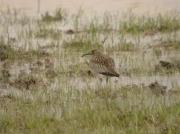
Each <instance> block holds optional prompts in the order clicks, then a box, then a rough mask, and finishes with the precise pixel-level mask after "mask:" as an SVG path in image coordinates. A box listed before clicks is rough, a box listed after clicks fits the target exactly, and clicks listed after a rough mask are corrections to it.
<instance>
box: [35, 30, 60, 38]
mask: <svg viewBox="0 0 180 134" xmlns="http://www.w3.org/2000/svg"><path fill="white" fill-rule="evenodd" d="M34 34H35V37H36V38H43V39H46V38H52V39H59V38H60V35H61V32H60V31H58V30H54V29H48V28H40V29H39V30H38V31H37V32H36V33H34Z"/></svg>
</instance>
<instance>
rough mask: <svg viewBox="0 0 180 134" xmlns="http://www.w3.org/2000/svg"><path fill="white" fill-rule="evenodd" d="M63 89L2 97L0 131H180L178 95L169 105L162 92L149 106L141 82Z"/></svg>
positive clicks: (147, 96) (147, 97)
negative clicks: (23, 95) (105, 86)
mask: <svg viewBox="0 0 180 134" xmlns="http://www.w3.org/2000/svg"><path fill="white" fill-rule="evenodd" d="M66 90H67V91H68V92H67V91H65V90H60V91H58V92H57V93H53V92H51V93H50V94H49V93H46V92H44V93H43V92H41V94H42V96H39V95H40V94H39V95H35V93H36V92H32V93H31V94H32V95H33V96H34V99H33V100H29V99H28V96H27V98H26V97H23V98H24V99H23V98H16V97H11V98H10V99H8V98H7V99H6V98H4V99H3V100H1V103H0V105H1V107H2V108H3V109H2V111H4V110H5V108H7V109H6V112H5V111H4V112H1V114H0V132H1V133H12V132H13V133H14V134H16V133H38V132H40V133H49V134H51V133H52V134H53V133H120V132H122V133H133V134H134V133H145V132H146V130H147V129H148V131H149V133H151V132H155V133H164V131H166V133H169V134H170V133H173V134H174V133H178V132H180V129H179V127H178V126H179V125H180V124H179V119H180V116H179V114H180V102H179V101H178V103H174V104H171V106H168V104H166V103H164V102H163V100H164V99H163V97H162V98H154V99H155V100H154V102H155V104H154V105H153V106H150V105H149V104H146V101H148V100H151V98H149V97H150V96H149V95H148V94H147V93H146V92H144V91H143V90H142V89H141V88H140V87H135V88H133V87H132V88H120V89H115V90H111V89H109V88H100V89H98V90H92V89H89V90H88V89H86V90H84V91H78V90H76V89H66ZM139 93H141V94H139ZM25 94H26V93H25ZM123 96H124V97H123ZM122 97H123V98H122ZM43 98H44V99H43ZM133 101H135V102H134V103H133ZM141 101H142V102H141ZM156 101H157V102H156ZM148 105H149V107H148Z"/></svg>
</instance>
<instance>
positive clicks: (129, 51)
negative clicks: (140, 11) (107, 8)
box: [0, 9, 180, 134]
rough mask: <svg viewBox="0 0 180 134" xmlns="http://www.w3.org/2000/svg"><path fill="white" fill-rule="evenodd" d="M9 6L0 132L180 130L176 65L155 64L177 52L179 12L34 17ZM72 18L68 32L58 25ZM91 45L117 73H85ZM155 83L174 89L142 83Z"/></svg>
mask: <svg viewBox="0 0 180 134" xmlns="http://www.w3.org/2000/svg"><path fill="white" fill-rule="evenodd" d="M14 12H15V11H11V12H10V11H8V13H3V14H1V17H2V18H3V20H4V21H1V20H0V24H1V27H0V39H1V41H0V53H1V54H0V107H1V108H0V133H7V134H11V133H12V134H19V133H29V134H31V133H32V134H34V133H40V134H41V133H42V134H46V133H47V134H51V133H52V134H55V133H68V134H69V133H70V134H71V133H87V134H88V133H98V134H101V133H103V134H104V133H107V134H109V133H128V134H129V133H130V134H131V133H132V134H136V133H137V134H144V133H150V134H156V133H162V134H164V133H167V134H176V133H177V134H178V133H180V129H179V126H180V99H179V94H178V92H179V91H180V89H179V84H178V83H179V82H178V81H179V72H180V70H178V69H174V68H170V70H166V69H162V68H160V70H156V66H157V65H159V63H160V61H161V59H162V58H164V57H165V58H166V57H167V58H170V57H172V56H174V57H176V59H178V56H180V55H179V53H178V50H179V41H178V38H179V34H178V32H179V31H178V30H179V28H180V22H179V20H180V19H179V16H175V15H172V16H170V15H168V14H166V15H158V16H153V17H151V16H136V15H134V14H128V16H126V17H125V18H123V20H122V18H117V16H111V15H107V14H106V15H105V16H103V17H101V18H99V17H97V16H95V17H92V19H90V20H89V21H88V20H87V22H86V21H84V20H83V19H84V17H85V16H83V15H81V13H82V12H81V11H80V12H79V14H78V15H75V16H74V17H75V18H73V15H72V16H71V15H69V18H68V16H66V14H64V11H63V10H61V9H60V10H57V11H56V12H55V13H54V14H52V15H50V13H46V14H44V15H42V16H41V18H38V19H36V18H31V17H30V16H29V17H27V16H26V17H25V16H23V15H22V16H21V14H18V13H16V15H14ZM112 20H113V21H112ZM69 24H72V25H71V26H72V27H71V29H73V30H74V31H75V33H72V34H69V35H68V34H65V32H63V30H61V29H60V28H61V27H63V28H64V27H66V26H69ZM2 26H3V27H2ZM10 28H11V29H12V31H14V32H15V33H17V34H15V35H14V34H13V32H12V33H11V32H10V31H9V30H8V29H10ZM76 31H77V32H76ZM148 32H150V33H151V32H153V33H155V34H154V37H151V36H147V35H149V34H146V33H148ZM156 33H158V34H157V35H156ZM134 35H136V36H134ZM144 35H146V36H144ZM9 39H14V40H9ZM149 46H150V47H149ZM92 49H100V50H103V51H104V52H106V53H107V54H109V55H110V56H111V57H112V58H113V59H114V60H115V63H116V69H117V71H118V72H119V73H120V78H119V79H113V78H112V79H111V80H110V81H109V83H105V81H104V79H102V82H101V81H100V80H99V79H98V78H97V77H93V76H91V75H89V67H88V66H87V64H86V58H82V57H81V55H82V54H83V53H86V52H89V51H90V50H92ZM165 61H166V60H165ZM175 63H176V64H175ZM173 64H174V65H175V66H176V67H179V63H178V62H177V61H173ZM167 72H171V73H167ZM154 81H157V82H158V83H160V84H161V81H162V83H163V84H162V85H164V86H167V87H168V89H169V88H170V90H173V91H176V93H172V94H167V95H158V96H157V95H155V94H154V93H153V92H152V91H151V90H149V89H148V88H147V87H148V85H149V84H150V83H151V82H154ZM169 85H170V87H169ZM171 86H172V87H171Z"/></svg>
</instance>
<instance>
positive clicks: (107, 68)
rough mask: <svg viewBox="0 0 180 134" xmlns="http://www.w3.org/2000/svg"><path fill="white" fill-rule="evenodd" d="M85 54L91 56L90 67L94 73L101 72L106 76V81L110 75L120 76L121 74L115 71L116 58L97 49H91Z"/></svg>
mask: <svg viewBox="0 0 180 134" xmlns="http://www.w3.org/2000/svg"><path fill="white" fill-rule="evenodd" d="M84 56H90V61H89V67H90V69H91V71H92V72H93V73H94V74H101V75H104V76H106V82H108V78H109V77H119V74H118V73H117V72H116V71H115V63H114V60H113V59H112V58H111V57H109V56H108V55H105V54H103V53H101V52H100V51H99V50H97V49H93V50H91V51H90V52H89V53H86V54H83V55H82V57H84Z"/></svg>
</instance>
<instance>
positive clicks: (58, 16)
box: [41, 8, 65, 22]
mask: <svg viewBox="0 0 180 134" xmlns="http://www.w3.org/2000/svg"><path fill="white" fill-rule="evenodd" d="M64 17H65V12H64V10H63V9H61V8H60V9H57V10H56V11H55V13H54V15H50V14H49V12H46V13H45V14H44V15H42V16H41V20H42V21H43V22H55V21H62V20H63V19H64Z"/></svg>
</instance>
